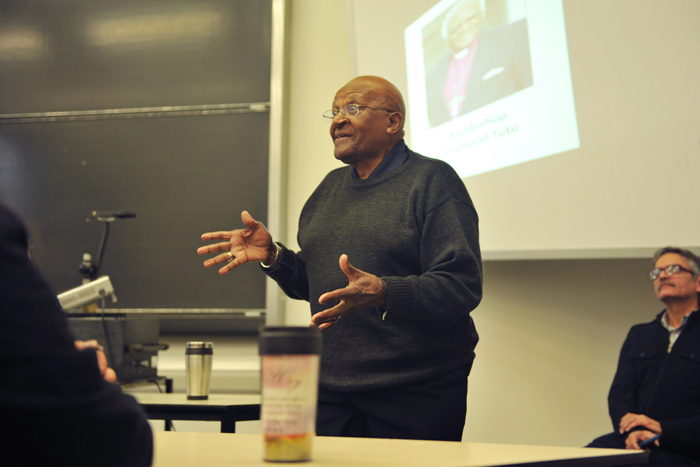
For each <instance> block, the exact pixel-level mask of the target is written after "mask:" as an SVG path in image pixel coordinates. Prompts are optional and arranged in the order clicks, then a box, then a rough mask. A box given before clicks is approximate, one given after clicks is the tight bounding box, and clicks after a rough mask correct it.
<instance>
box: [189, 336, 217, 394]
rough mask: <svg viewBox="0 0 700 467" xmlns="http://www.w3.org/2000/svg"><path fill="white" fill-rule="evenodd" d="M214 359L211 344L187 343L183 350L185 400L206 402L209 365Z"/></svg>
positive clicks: (209, 375)
mask: <svg viewBox="0 0 700 467" xmlns="http://www.w3.org/2000/svg"><path fill="white" fill-rule="evenodd" d="M213 358H214V343H213V342H188V343H187V349H186V350H185V367H186V369H187V399H189V400H206V399H208V398H209V380H210V379H211V363H212V359H213Z"/></svg>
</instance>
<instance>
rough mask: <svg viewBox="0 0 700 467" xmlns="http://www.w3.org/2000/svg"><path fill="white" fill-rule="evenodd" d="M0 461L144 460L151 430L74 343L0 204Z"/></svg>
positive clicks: (21, 234)
mask: <svg viewBox="0 0 700 467" xmlns="http://www.w3.org/2000/svg"><path fill="white" fill-rule="evenodd" d="M0 374H2V384H0V432H2V433H3V435H2V437H0V465H8V466H9V465H12V466H16V465H32V466H36V465H71V466H81V465H85V466H98V465H99V466H148V465H151V461H152V457H153V435H152V433H151V429H150V426H149V424H148V421H147V420H146V418H145V415H144V413H143V411H142V410H141V408H140V407H139V406H138V404H137V403H136V401H135V400H134V398H132V397H131V396H127V395H125V394H122V392H121V390H120V388H119V386H117V385H115V384H111V383H108V382H106V381H104V379H103V378H102V376H101V374H100V371H99V368H98V366H97V358H96V354H95V351H94V350H90V349H88V350H85V351H82V352H79V351H77V350H76V349H75V346H74V344H73V338H72V336H71V333H70V330H69V328H68V323H67V321H66V319H65V317H64V316H63V312H62V310H61V308H60V306H59V304H58V301H57V299H56V294H55V293H54V292H53V291H52V290H51V288H50V287H49V286H48V284H47V283H46V282H45V281H44V280H43V279H42V277H41V276H40V274H39V273H38V272H37V270H36V269H35V268H34V267H33V265H32V263H31V261H30V260H29V257H28V255H27V235H26V232H25V230H24V226H23V225H22V223H21V221H20V220H19V219H18V218H17V217H16V216H15V215H14V214H13V213H11V212H10V211H9V210H8V209H7V208H6V207H4V206H2V205H1V204H0Z"/></svg>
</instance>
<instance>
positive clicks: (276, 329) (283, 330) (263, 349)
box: [258, 326, 323, 355]
mask: <svg viewBox="0 0 700 467" xmlns="http://www.w3.org/2000/svg"><path fill="white" fill-rule="evenodd" d="M322 347H323V338H322V337H321V330H320V329H318V328H312V327H302V326H266V327H262V328H260V338H259V345H258V351H259V353H260V355H298V354H316V355H319V354H320V353H321V350H322Z"/></svg>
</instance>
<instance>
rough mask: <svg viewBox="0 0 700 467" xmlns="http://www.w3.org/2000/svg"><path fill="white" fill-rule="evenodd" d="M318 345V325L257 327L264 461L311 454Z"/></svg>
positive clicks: (293, 459)
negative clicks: (258, 328)
mask: <svg viewBox="0 0 700 467" xmlns="http://www.w3.org/2000/svg"><path fill="white" fill-rule="evenodd" d="M321 347H322V338H321V331H319V329H318V328H311V327H291V326H290V327H264V328H262V329H261V331H260V341H259V351H260V355H261V378H262V381H261V388H262V405H261V408H260V420H261V422H262V432H263V436H264V441H265V453H264V457H263V458H264V460H266V461H273V462H299V461H308V460H311V444H312V441H313V438H314V436H315V434H316V429H315V427H316V406H317V404H318V371H319V363H320V358H321Z"/></svg>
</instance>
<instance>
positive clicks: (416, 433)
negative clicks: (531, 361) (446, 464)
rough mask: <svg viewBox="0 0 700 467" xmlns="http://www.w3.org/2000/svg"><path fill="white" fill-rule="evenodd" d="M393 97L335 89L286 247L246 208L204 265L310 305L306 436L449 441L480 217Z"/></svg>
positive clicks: (361, 85) (386, 86)
mask: <svg viewBox="0 0 700 467" xmlns="http://www.w3.org/2000/svg"><path fill="white" fill-rule="evenodd" d="M404 109H405V106H404V102H403V98H402V97H401V93H400V92H399V91H398V89H397V88H396V87H395V86H394V85H393V84H391V83H389V82H388V81H386V80H385V79H382V78H379V77H376V76H361V77H358V78H355V79H353V80H351V81H350V82H349V83H347V84H346V85H345V86H343V87H342V88H341V89H340V90H339V91H338V92H337V93H336V95H335V99H334V100H333V106H332V109H331V110H329V111H327V112H326V113H325V114H324V116H325V117H326V118H327V119H328V120H329V121H330V135H331V138H332V139H333V143H334V146H335V149H334V155H335V158H336V159H338V160H340V161H342V162H344V163H345V164H347V166H346V167H342V168H339V169H335V170H333V171H331V172H330V173H329V174H328V175H327V176H326V177H325V179H324V180H323V181H322V182H321V184H320V185H319V186H318V187H317V188H316V190H315V191H314V193H313V194H312V195H311V197H310V198H309V199H308V201H307V202H306V205H305V206H304V208H303V210H302V212H301V217H300V219H299V230H298V237H297V238H298V242H299V246H300V247H301V250H300V251H298V252H293V251H291V250H289V249H287V248H286V247H285V246H284V245H282V244H281V243H279V242H273V240H272V237H271V236H270V234H269V233H268V231H267V230H266V229H265V227H264V226H263V225H262V224H261V223H259V222H257V221H255V220H254V219H253V217H251V215H250V214H248V213H247V212H243V213H242V216H241V217H242V220H243V223H244V224H245V225H246V227H247V228H245V229H239V230H234V231H229V232H212V233H206V234H204V235H202V239H203V240H223V241H222V242H220V243H216V244H211V245H208V246H204V247H201V248H199V250H198V253H199V254H206V253H215V252H217V253H219V254H218V255H216V256H215V257H213V258H210V259H208V260H207V261H205V262H204V265H205V266H206V267H209V266H214V265H216V264H221V263H225V265H224V266H223V267H222V268H221V269H220V270H219V272H220V273H221V274H225V273H227V272H229V271H230V270H232V269H234V268H236V267H238V266H240V265H242V264H244V263H246V262H251V261H255V262H260V267H261V268H262V270H263V271H264V272H265V273H266V274H268V275H269V276H270V277H271V278H272V279H274V280H275V281H276V282H277V283H278V284H279V286H280V287H281V288H282V289H283V290H284V292H285V293H286V294H287V295H288V296H290V297H292V298H296V299H302V300H308V301H309V302H310V303H311V314H312V318H311V324H312V325H314V326H318V327H319V328H320V329H322V330H323V334H324V336H323V354H322V356H321V376H320V389H319V403H318V418H317V433H318V434H319V435H326V436H354V437H378V438H407V439H436V440H452V441H460V440H461V438H462V430H463V428H464V421H465V416H466V396H467V377H468V375H469V372H470V370H471V367H472V362H473V360H474V348H475V346H476V343H477V341H478V335H477V333H476V330H475V328H474V324H473V321H472V319H471V316H470V312H471V311H472V310H474V308H476V306H477V305H478V304H479V302H480V300H481V289H482V268H481V254H480V250H479V237H478V227H477V224H478V220H477V214H476V211H475V209H474V205H473V204H472V201H471V199H470V197H469V194H468V193H467V190H466V188H465V186H464V183H463V182H462V180H460V178H459V177H458V176H457V174H456V172H455V171H454V170H453V169H452V168H451V167H450V166H449V165H448V164H446V163H445V162H442V161H439V160H435V159H430V158H428V157H425V156H422V155H420V154H417V153H415V152H413V151H411V150H410V149H409V148H408V147H407V146H406V144H405V142H404V140H403V135H404V130H403V124H404V119H405V110H404Z"/></svg>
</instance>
